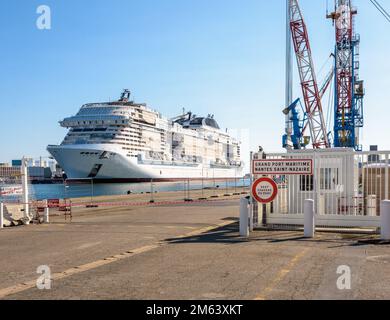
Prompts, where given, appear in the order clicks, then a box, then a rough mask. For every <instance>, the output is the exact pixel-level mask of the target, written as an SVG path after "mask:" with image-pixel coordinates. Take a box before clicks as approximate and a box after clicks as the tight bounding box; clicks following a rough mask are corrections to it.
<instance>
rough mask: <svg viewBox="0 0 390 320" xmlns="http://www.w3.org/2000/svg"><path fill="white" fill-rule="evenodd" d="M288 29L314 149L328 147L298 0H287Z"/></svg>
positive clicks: (308, 43) (319, 98)
mask: <svg viewBox="0 0 390 320" xmlns="http://www.w3.org/2000/svg"><path fill="white" fill-rule="evenodd" d="M289 15H290V17H289V18H290V29H291V36H292V40H293V44H294V49H295V55H296V59H297V64H298V71H299V76H300V80H301V87H302V93H303V99H304V102H305V109H306V116H307V122H308V125H309V128H310V134H311V139H312V144H313V148H314V149H321V148H330V143H329V139H328V135H327V130H326V125H325V119H324V114H323V109H322V104H321V96H320V91H319V88H318V83H317V78H316V74H315V70H314V63H313V58H312V52H311V47H310V42H309V36H308V32H307V27H306V23H305V21H304V19H303V15H302V12H301V9H300V7H299V3H298V0H290V2H289Z"/></svg>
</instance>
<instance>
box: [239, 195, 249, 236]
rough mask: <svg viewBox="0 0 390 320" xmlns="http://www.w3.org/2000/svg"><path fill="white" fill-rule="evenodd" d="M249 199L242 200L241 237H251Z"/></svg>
mask: <svg viewBox="0 0 390 320" xmlns="http://www.w3.org/2000/svg"><path fill="white" fill-rule="evenodd" d="M248 205H249V202H248V199H247V198H241V200H240V236H241V237H249V210H248Z"/></svg>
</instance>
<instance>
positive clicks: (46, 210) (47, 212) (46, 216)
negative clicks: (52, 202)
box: [43, 200, 50, 223]
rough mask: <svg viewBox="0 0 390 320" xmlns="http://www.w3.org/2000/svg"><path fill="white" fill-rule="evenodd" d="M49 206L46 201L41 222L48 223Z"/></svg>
mask: <svg viewBox="0 0 390 320" xmlns="http://www.w3.org/2000/svg"><path fill="white" fill-rule="evenodd" d="M49 213H50V212H49V204H48V201H47V200H46V206H45V213H44V215H43V222H44V223H49Z"/></svg>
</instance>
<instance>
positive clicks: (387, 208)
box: [381, 200, 390, 240]
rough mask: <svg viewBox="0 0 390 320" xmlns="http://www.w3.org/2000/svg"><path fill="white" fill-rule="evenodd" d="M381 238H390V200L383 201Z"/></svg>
mask: <svg viewBox="0 0 390 320" xmlns="http://www.w3.org/2000/svg"><path fill="white" fill-rule="evenodd" d="M381 239H382V240H390V201H389V200H384V201H382V203H381Z"/></svg>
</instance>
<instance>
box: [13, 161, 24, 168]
mask: <svg viewBox="0 0 390 320" xmlns="http://www.w3.org/2000/svg"><path fill="white" fill-rule="evenodd" d="M12 166H13V167H21V166H22V160H12Z"/></svg>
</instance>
